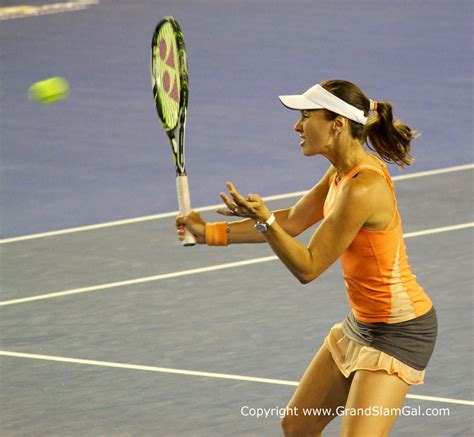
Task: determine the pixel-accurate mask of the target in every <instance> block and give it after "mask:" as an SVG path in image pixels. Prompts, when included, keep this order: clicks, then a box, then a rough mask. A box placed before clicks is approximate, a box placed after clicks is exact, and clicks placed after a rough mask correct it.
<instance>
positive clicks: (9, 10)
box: [0, 0, 99, 20]
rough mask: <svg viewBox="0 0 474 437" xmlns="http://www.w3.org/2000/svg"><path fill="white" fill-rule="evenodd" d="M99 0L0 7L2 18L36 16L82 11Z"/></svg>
mask: <svg viewBox="0 0 474 437" xmlns="http://www.w3.org/2000/svg"><path fill="white" fill-rule="evenodd" d="M98 4H99V0H74V1H69V2H64V3H53V4H49V5H41V6H37V5H19V6H6V7H0V20H12V19H15V18H24V17H34V16H38V15H49V14H59V13H61V12H72V11H82V10H83V9H87V8H88V7H89V6H92V5H98Z"/></svg>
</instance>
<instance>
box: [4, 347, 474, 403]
mask: <svg viewBox="0 0 474 437" xmlns="http://www.w3.org/2000/svg"><path fill="white" fill-rule="evenodd" d="M0 355H3V356H6V357H14V358H28V359H32V360H43V361H56V362H60V363H71V364H85V365H89V366H100V367H111V368H116V369H128V370H142V371H146V372H158V373H171V374H175V375H186V376H198V377H205V378H217V379H229V380H235V381H247V382H261V383H264V384H276V385H291V386H298V382H296V381H285V380H282V379H270V378H257V377H253V376H242V375H230V374H226V373H212V372H199V371H195V370H183V369H171V368H167V367H155V366H142V365H138V364H124V363H114V362H110V361H95V360H83V359H80V358H67V357H57V356H53V355H37V354H27V353H21V352H10V351H0ZM407 398H409V399H419V400H423V401H432V402H443V403H448V404H459V405H471V406H473V405H474V402H473V401H468V400H464V399H451V398H441V397H437V396H436V397H435V396H421V395H410V394H409V395H407Z"/></svg>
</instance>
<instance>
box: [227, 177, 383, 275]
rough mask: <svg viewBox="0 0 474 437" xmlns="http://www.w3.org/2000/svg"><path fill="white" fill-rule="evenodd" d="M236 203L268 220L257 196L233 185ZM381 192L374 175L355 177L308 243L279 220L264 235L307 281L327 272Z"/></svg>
mask: <svg viewBox="0 0 474 437" xmlns="http://www.w3.org/2000/svg"><path fill="white" fill-rule="evenodd" d="M229 192H230V194H231V196H232V198H233V200H234V202H235V203H236V204H238V205H240V206H241V208H242V209H243V210H244V209H245V210H246V211H247V212H248V214H249V216H251V217H252V218H253V219H254V220H259V221H266V220H267V219H268V217H269V216H270V212H269V211H268V209H266V207H265V205H264V204H263V202H262V201H261V199H260V198H259V196H257V195H250V196H249V197H248V198H247V199H245V198H244V197H242V196H241V195H240V194H239V193H238V192H237V191H236V190H235V188H233V185H232V184H229ZM378 195H380V193H379V192H378V191H377V190H374V189H371V179H370V175H369V176H365V175H363V174H361V175H360V176H359V177H357V178H355V179H353V180H351V182H350V183H348V184H347V186H346V188H345V189H344V190H343V192H342V193H341V195H340V197H339V198H338V200H337V202H336V205H335V207H334V209H333V211H332V212H331V214H329V216H328V217H326V218H325V220H324V221H323V222H322V223H321V225H320V226H319V227H318V229H317V230H316V232H315V233H314V235H313V237H312V238H311V241H310V243H309V245H308V246H305V245H304V244H302V243H301V242H299V241H297V240H295V239H294V238H292V237H291V235H289V234H288V233H287V232H286V231H285V230H284V229H283V228H282V226H280V225H279V224H278V223H277V222H275V223H274V224H273V225H272V226H270V227H269V229H268V231H267V232H265V233H264V234H263V236H264V238H265V239H266V240H267V242H268V243H269V244H270V246H271V247H272V249H273V251H274V252H275V254H276V255H277V256H278V257H279V258H280V260H281V261H282V262H283V263H284V264H285V265H286V267H287V268H288V269H289V270H290V271H291V272H292V273H293V275H295V276H296V278H297V279H298V280H299V281H300V282H301V283H303V284H306V283H308V282H311V281H312V280H314V279H316V278H317V277H318V276H319V275H321V273H323V272H324V271H325V270H326V269H327V268H328V267H329V266H330V265H331V264H332V263H334V261H336V259H338V258H339V256H340V255H341V254H342V253H343V252H344V251H345V250H346V249H347V247H349V245H350V244H351V242H352V241H353V239H354V238H355V236H356V234H357V233H358V232H359V230H360V228H361V227H362V226H363V225H364V224H365V223H366V222H367V221H368V220H369V218H370V217H371V216H372V215H373V213H374V212H375V211H376V208H377V196H378Z"/></svg>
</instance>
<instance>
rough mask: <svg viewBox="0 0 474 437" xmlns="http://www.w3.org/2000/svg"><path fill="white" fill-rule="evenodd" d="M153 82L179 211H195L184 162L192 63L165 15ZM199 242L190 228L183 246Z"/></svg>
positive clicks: (154, 52) (158, 31)
mask: <svg viewBox="0 0 474 437" xmlns="http://www.w3.org/2000/svg"><path fill="white" fill-rule="evenodd" d="M151 84H152V86H153V97H154V98H155V105H156V110H157V112H158V117H159V118H160V120H161V124H162V126H163V128H164V130H165V132H166V135H168V138H169V140H170V144H171V152H172V153H173V159H174V163H175V166H176V190H177V193H178V204H179V212H180V214H181V215H188V214H189V213H190V211H191V198H190V195H189V185H188V176H187V175H186V167H185V161H184V130H185V124H186V110H187V105H188V91H189V87H188V65H187V58H186V48H185V46H184V37H183V32H181V29H180V27H179V24H178V22H177V21H176V20H175V19H174V18H173V17H164V18H163V19H162V20H161V21H160V22H159V23H158V24H157V26H156V28H155V32H154V33H153V39H152V41H151ZM194 244H196V240H195V238H194V236H193V235H192V234H191V233H190V232H189V231H188V230H186V233H185V236H184V240H183V245H184V246H193V245H194Z"/></svg>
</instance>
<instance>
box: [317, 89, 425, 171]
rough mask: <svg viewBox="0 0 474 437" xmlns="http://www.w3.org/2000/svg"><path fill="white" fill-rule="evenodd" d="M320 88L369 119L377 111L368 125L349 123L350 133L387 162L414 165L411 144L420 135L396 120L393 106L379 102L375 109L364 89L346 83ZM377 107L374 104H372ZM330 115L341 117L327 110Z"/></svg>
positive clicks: (331, 116) (401, 165) (328, 115)
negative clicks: (361, 112) (357, 109)
mask: <svg viewBox="0 0 474 437" xmlns="http://www.w3.org/2000/svg"><path fill="white" fill-rule="evenodd" d="M320 85H321V86H322V87H323V88H324V89H326V90H327V91H329V92H330V93H332V94H334V95H335V96H337V97H339V98H340V99H342V100H344V101H345V102H347V103H349V104H350V105H353V106H355V107H356V108H359V109H361V110H362V111H364V114H365V115H366V116H367V115H368V114H369V112H370V111H371V110H372V109H375V111H374V112H373V114H374V115H373V116H371V117H370V118H369V119H368V121H367V123H366V124H365V125H362V124H360V123H357V122H355V121H352V120H349V128H350V133H351V135H352V137H353V138H356V139H358V140H359V141H360V142H362V143H367V147H368V148H369V149H370V150H373V151H374V152H376V153H378V154H379V155H380V157H381V158H382V159H383V160H384V161H385V162H388V163H395V164H397V165H398V166H400V167H402V168H403V167H404V166H405V165H410V164H411V163H412V162H413V161H414V159H413V158H412V157H411V156H410V150H411V141H412V140H413V139H415V138H417V136H418V133H417V132H416V131H413V130H412V129H411V128H410V127H409V126H407V125H406V124H403V123H401V122H400V121H399V120H397V119H394V118H393V114H392V105H391V104H390V103H388V102H376V105H372V106H371V103H370V102H371V101H370V100H369V99H368V98H367V97H366V96H365V94H364V93H363V92H362V91H361V89H360V88H359V87H358V86H357V85H354V84H353V83H351V82H347V81H345V80H327V81H324V82H322V83H320ZM374 103H375V102H372V104H374ZM374 106H375V108H374ZM326 114H327V118H328V119H329V120H332V119H334V118H336V117H337V114H335V113H334V112H331V111H328V110H326Z"/></svg>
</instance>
